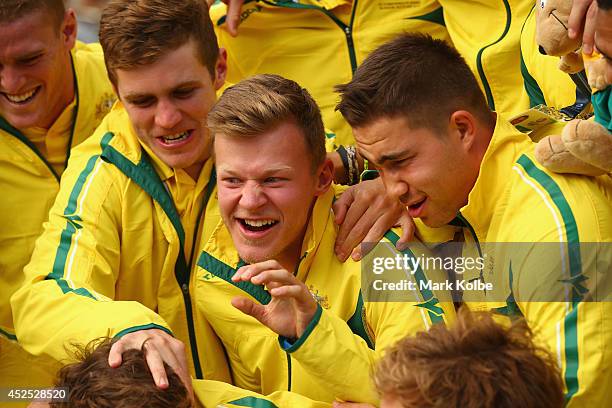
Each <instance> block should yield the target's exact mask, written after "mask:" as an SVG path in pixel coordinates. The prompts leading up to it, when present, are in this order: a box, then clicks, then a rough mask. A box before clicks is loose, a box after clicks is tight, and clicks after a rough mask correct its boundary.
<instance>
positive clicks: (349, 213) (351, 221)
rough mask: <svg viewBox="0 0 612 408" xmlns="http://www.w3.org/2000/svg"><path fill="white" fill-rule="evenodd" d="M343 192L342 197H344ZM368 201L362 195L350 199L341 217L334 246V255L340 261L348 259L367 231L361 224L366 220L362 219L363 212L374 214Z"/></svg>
mask: <svg viewBox="0 0 612 408" xmlns="http://www.w3.org/2000/svg"><path fill="white" fill-rule="evenodd" d="M348 192H349V191H346V192H345V193H344V194H347V193H348ZM344 194H343V195H342V197H344ZM351 194H352V193H351ZM342 197H340V198H342ZM368 201H369V200H367V199H364V198H363V197H362V198H359V197H355V199H351V201H350V203H349V204H350V206H349V207H348V209H347V210H346V213H345V214H344V216H343V218H342V223H341V224H340V228H339V229H338V235H337V236H336V246H335V248H334V250H335V252H336V256H337V257H338V259H339V260H340V261H342V262H344V261H346V260H347V259H348V256H349V254H350V253H351V251H352V250H353V248H355V246H356V245H357V244H358V243H360V242H361V240H362V239H363V238H364V237H365V234H366V233H367V230H363V228H364V227H363V225H364V224H365V223H366V220H364V219H363V217H364V214H365V213H366V212H367V211H370V215H371V216H374V215H375V214H373V213H372V212H371V204H372V203H371V202H368Z"/></svg>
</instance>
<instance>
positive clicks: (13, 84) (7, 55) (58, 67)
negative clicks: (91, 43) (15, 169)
mask: <svg viewBox="0 0 612 408" xmlns="http://www.w3.org/2000/svg"><path fill="white" fill-rule="evenodd" d="M0 38H1V39H2V40H1V41H0V116H2V117H3V118H4V119H6V120H7V121H8V122H9V123H10V124H11V125H12V126H14V127H16V128H17V129H26V128H30V127H39V128H43V129H48V128H50V127H51V125H52V124H53V123H54V122H55V121H56V120H57V118H58V117H59V116H60V114H61V113H62V112H63V111H64V109H66V107H67V106H68V105H69V104H70V102H71V101H72V100H73V99H74V95H75V92H74V91H75V90H74V78H73V74H72V64H71V61H70V50H71V49H72V48H73V46H74V44H75V40H76V18H75V15H74V12H73V11H72V10H68V11H67V12H66V14H65V15H64V20H63V22H62V23H61V26H59V25H58V22H57V21H56V20H55V19H54V18H53V16H52V14H51V12H49V11H47V10H39V11H33V12H31V13H29V14H26V15H25V16H23V17H21V18H19V19H17V20H16V21H14V22H11V23H1V24H0Z"/></svg>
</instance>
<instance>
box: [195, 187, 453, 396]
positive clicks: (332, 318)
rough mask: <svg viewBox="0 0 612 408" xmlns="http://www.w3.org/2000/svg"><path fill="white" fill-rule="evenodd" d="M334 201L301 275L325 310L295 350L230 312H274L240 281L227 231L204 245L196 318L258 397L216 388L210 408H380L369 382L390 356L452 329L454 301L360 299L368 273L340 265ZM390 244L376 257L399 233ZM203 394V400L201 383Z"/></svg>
mask: <svg viewBox="0 0 612 408" xmlns="http://www.w3.org/2000/svg"><path fill="white" fill-rule="evenodd" d="M333 198H334V194H333V191H332V190H330V191H328V192H327V193H326V194H324V195H323V196H322V197H320V198H318V199H317V201H316V203H315V205H314V208H313V211H312V215H311V218H310V221H309V224H308V226H307V230H306V234H305V237H304V241H303V244H302V249H301V257H300V260H299V262H298V265H297V266H296V269H295V271H294V273H295V275H296V277H297V278H298V279H299V280H300V281H302V282H304V284H305V285H306V286H307V287H308V289H309V291H310V292H311V294H312V296H313V297H314V298H315V300H316V301H317V302H318V308H317V312H316V314H315V316H314V318H313V320H312V322H311V323H310V324H309V326H308V327H307V328H306V331H305V332H304V334H303V335H302V336H301V337H300V338H299V339H297V340H296V341H294V342H291V341H289V340H287V339H285V338H282V337H280V338H279V336H278V335H276V334H275V333H273V332H272V331H271V330H270V329H268V328H267V327H265V326H264V325H262V324H261V323H259V322H258V321H257V320H255V319H254V318H252V317H250V316H248V315H245V314H243V313H242V312H240V311H239V310H237V309H235V308H234V307H232V306H231V304H230V300H231V299H232V298H233V297H236V296H242V297H248V298H250V299H252V300H253V301H256V302H259V303H261V304H267V303H268V302H269V301H270V300H271V296H270V294H269V293H268V292H267V291H266V290H265V289H264V287H263V286H261V285H254V284H252V283H250V282H240V283H235V282H232V280H231V277H232V276H233V275H234V273H235V272H236V270H237V269H238V268H239V267H240V266H242V265H244V264H245V263H244V262H243V261H242V260H241V259H240V257H239V255H238V253H237V250H236V249H235V247H234V245H233V243H232V239H231V235H230V233H229V231H228V230H227V228H226V227H225V225H224V224H223V223H222V222H220V223H219V225H218V227H217V229H216V230H215V231H214V233H213V234H212V236H211V238H210V239H209V241H208V242H207V243H206V244H205V245H204V246H203V250H202V252H201V253H200V255H199V257H198V269H197V270H196V291H197V296H196V298H197V313H198V314H201V315H202V316H204V317H205V318H206V320H208V321H209V322H210V324H211V326H212V328H213V329H214V331H215V333H216V334H217V335H218V336H219V338H220V339H221V341H222V342H223V345H224V346H225V350H226V352H227V356H228V359H229V362H230V366H231V371H232V377H233V380H234V385H235V386H236V387H239V388H243V389H245V390H249V391H250V392H249V393H245V394H244V395H241V394H240V392H239V391H237V390H236V389H235V388H234V389H233V391H232V392H229V391H228V388H227V387H223V386H219V385H217V387H216V389H217V390H218V392H216V391H215V387H212V386H208V388H207V391H206V392H199V393H198V395H200V398H201V399H202V402H203V403H204V405H205V406H217V404H229V405H228V406H233V405H232V404H237V402H236V401H240V400H241V399H242V398H243V397H249V398H247V400H248V401H250V402H244V405H242V406H260V405H256V404H257V403H258V402H259V403H260V404H265V403H264V402H262V401H268V403H272V404H274V405H261V406H300V407H301V406H311V405H310V404H311V403H312V404H314V405H312V406H318V404H320V403H321V402H326V403H328V404H329V403H331V402H332V401H334V400H335V399H339V400H345V401H353V402H367V403H372V404H378V397H377V395H376V392H375V390H374V388H373V386H372V384H371V381H370V375H371V372H372V368H373V366H374V362H375V361H376V359H377V358H378V356H380V354H381V351H382V350H384V348H385V347H387V346H389V345H391V344H393V343H395V342H396V341H397V340H399V339H401V338H403V337H404V336H407V335H413V334H415V333H416V332H418V331H423V330H427V329H428V328H429V327H430V326H431V325H432V324H435V323H444V322H448V321H452V320H453V318H454V313H455V312H454V305H453V304H452V302H450V301H449V300H450V297H449V295H448V293H447V292H442V291H440V293H439V292H436V291H432V290H422V291H421V290H418V289H417V290H415V291H412V292H409V293H407V294H406V295H405V297H404V298H403V299H402V300H403V301H395V302H375V301H369V300H370V299H372V298H368V297H367V296H366V295H364V294H362V293H367V291H366V292H362V290H361V289H362V279H361V264H360V263H359V262H354V261H352V260H348V261H347V262H345V263H341V262H340V261H338V259H337V258H336V256H335V254H334V242H335V239H336V234H337V226H336V225H335V223H334V219H333V214H332V212H331V205H332V200H333ZM386 237H387V238H386V239H385V241H386V242H387V245H386V246H384V247H383V248H382V249H380V250H379V249H378V248H377V249H375V250H374V251H375V253H376V256H388V257H392V256H394V255H395V254H397V252H396V251H395V250H394V247H393V246H392V245H391V244H389V243H388V242H389V241H391V242H394V241H397V239H398V235H397V234H395V233H394V232H392V231H391V232H388V233H387V235H386ZM417 250H421V251H423V252H425V251H426V249H425V247H424V246H423V245H418V244H415V246H414V247H412V249H411V252H408V253H409V254H410V255H411V256H418V255H419V254H418V253H417V252H415V251H417ZM365 273H368V271H365ZM442 273H443V272H441V271H435V270H432V271H425V272H423V271H421V272H420V275H419V276H418V278H419V279H435V280H443V279H444V278H445V276H446V275H441V274H442ZM415 279H416V278H415ZM443 299H445V300H446V301H443ZM372 300H373V299H372ZM203 386H206V384H204V385H203ZM195 388H196V392H197V389H198V385H197V383H196V385H195ZM253 393H258V394H263V395H265V397H263V396H260V397H256V396H254V394H253ZM293 394H299V395H297V396H296V397H295V398H297V399H298V400H299V401H298V400H296V401H293V402H292V398H293V397H292V395H293ZM304 397H305V398H306V399H305V398H304ZM306 401H311V402H309V403H306ZM315 401H318V402H316V403H315ZM238 405H239V404H238Z"/></svg>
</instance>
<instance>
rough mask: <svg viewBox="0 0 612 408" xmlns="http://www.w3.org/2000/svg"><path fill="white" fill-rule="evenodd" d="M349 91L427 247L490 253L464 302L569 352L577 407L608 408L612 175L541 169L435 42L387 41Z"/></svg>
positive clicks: (570, 386)
mask: <svg viewBox="0 0 612 408" xmlns="http://www.w3.org/2000/svg"><path fill="white" fill-rule="evenodd" d="M339 89H340V92H341V95H342V99H341V102H340V104H339V105H338V109H339V110H340V111H341V112H342V114H343V115H344V117H345V118H346V119H347V120H348V122H349V123H350V124H351V126H352V127H353V132H354V135H355V138H356V140H357V145H358V148H359V150H360V152H361V153H362V155H363V156H364V157H366V158H367V159H368V160H370V161H372V162H373V163H375V164H376V165H377V166H379V168H380V169H381V176H382V178H383V181H384V183H385V186H386V189H387V192H388V193H389V194H390V195H392V196H393V197H395V198H396V199H398V200H400V201H401V202H402V203H403V204H404V205H405V206H407V207H408V211H409V213H410V215H411V216H412V217H414V218H418V219H419V222H420V228H419V232H420V236H421V237H422V239H424V240H425V241H426V242H432V243H440V242H445V241H450V240H454V241H457V242H465V244H463V252H464V256H465V254H466V251H474V252H477V254H478V255H479V256H481V257H484V258H485V259H486V262H485V263H484V265H483V266H482V267H480V266H479V267H477V268H474V269H473V270H471V271H469V272H466V273H465V274H464V275H463V279H464V280H466V281H471V282H479V283H481V284H482V285H484V286H483V289H476V290H472V291H463V292H460V293H458V294H457V295H458V299H457V300H463V301H465V302H466V303H467V304H468V305H469V306H470V307H471V308H474V309H476V310H491V311H493V312H495V313H497V314H499V315H506V316H512V315H523V316H524V317H525V318H526V320H527V322H528V323H529V325H530V326H531V328H532V330H533V331H534V332H535V333H537V335H538V336H539V337H538V339H537V340H538V341H542V342H543V343H544V344H546V346H547V347H548V348H549V349H550V350H551V351H554V352H555V354H556V355H557V356H558V360H559V365H560V366H561V367H562V370H563V378H564V382H565V387H566V392H567V393H566V399H567V401H568V402H569V404H570V406H587V405H588V406H603V405H605V404H606V401H609V398H608V396H607V395H608V394H607V393H609V388H610V387H609V386H608V385H607V384H609V382H610V378H611V377H610V376H611V374H610V373H612V367H611V365H612V356H611V355H610V353H609V348H608V347H607V344H609V343H610V341H612V329H611V328H610V325H609V324H607V323H606V322H607V321H609V319H610V314H611V313H612V310H611V308H612V305H611V303H610V302H609V301H608V300H609V298H606V296H609V290H608V289H609V284H607V282H606V281H605V280H603V281H602V279H605V276H606V274H605V273H603V272H604V271H606V270H609V268H610V265H611V263H612V262H611V260H610V245H609V243H610V242H611V241H612V208H611V207H610V200H611V199H612V184H611V179H610V178H605V177H601V178H588V177H578V176H566V175H561V174H554V173H550V172H548V171H547V170H545V169H543V168H541V167H540V166H539V165H538V164H537V162H536V161H535V158H534V148H535V145H534V144H533V143H532V142H531V141H530V140H529V138H528V137H527V136H526V135H523V134H521V133H520V132H518V131H517V130H516V129H514V127H513V126H512V125H511V124H510V123H509V122H507V121H506V120H505V119H504V118H503V117H502V116H501V115H499V114H496V113H494V112H491V111H489V110H488V108H487V107H486V105H485V103H484V96H483V95H482V94H479V90H478V87H477V85H476V81H475V79H474V78H473V76H472V74H471V73H470V72H469V69H468V67H467V65H466V64H465V62H464V61H463V59H462V58H461V56H460V55H459V54H458V53H457V51H456V50H454V49H453V48H452V47H450V46H449V45H447V44H445V43H443V42H441V41H437V40H433V39H431V38H430V37H427V36H418V35H403V36H401V37H399V38H397V39H395V40H393V41H391V42H389V43H387V44H385V45H384V46H382V47H380V48H379V49H377V50H376V51H374V52H373V53H372V54H371V55H370V56H369V57H368V58H367V59H366V61H365V62H364V63H363V64H362V65H361V66H360V68H359V69H358V70H357V72H356V74H355V77H354V79H353V80H352V81H351V82H350V83H348V84H346V85H343V86H341V87H339ZM504 243H520V244H516V246H511V245H508V244H504ZM595 260H597V261H595ZM606 268H608V269H606ZM487 284H490V285H491V286H489V290H487V289H485V287H486V286H487ZM599 285H601V286H599ZM605 285H608V286H605ZM598 288H599V290H598Z"/></svg>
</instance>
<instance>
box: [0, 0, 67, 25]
mask: <svg viewBox="0 0 612 408" xmlns="http://www.w3.org/2000/svg"><path fill="white" fill-rule="evenodd" d="M35 11H43V12H49V13H51V15H52V16H53V18H54V20H55V22H56V24H57V29H58V30H59V27H60V26H61V24H62V21H64V14H65V13H66V7H65V6H64V0H2V2H0V23H10V22H13V21H15V20H18V19H20V18H22V17H25V16H26V15H28V14H30V13H33V12H35Z"/></svg>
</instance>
